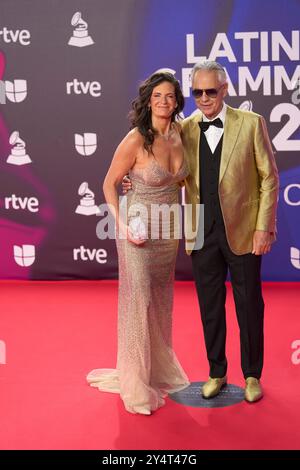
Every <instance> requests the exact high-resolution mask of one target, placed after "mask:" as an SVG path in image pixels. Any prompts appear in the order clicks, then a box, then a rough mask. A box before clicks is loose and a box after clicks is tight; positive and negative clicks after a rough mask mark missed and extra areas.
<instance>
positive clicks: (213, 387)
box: [201, 375, 227, 398]
mask: <svg viewBox="0 0 300 470" xmlns="http://www.w3.org/2000/svg"><path fill="white" fill-rule="evenodd" d="M226 384H227V376H226V375H225V376H224V377H221V378H216V379H213V378H211V377H209V378H208V381H207V382H205V384H204V385H203V387H202V390H201V393H202V396H203V397H204V398H212V397H215V396H216V395H218V393H219V392H220V390H221V388H222V387H224V385H226Z"/></svg>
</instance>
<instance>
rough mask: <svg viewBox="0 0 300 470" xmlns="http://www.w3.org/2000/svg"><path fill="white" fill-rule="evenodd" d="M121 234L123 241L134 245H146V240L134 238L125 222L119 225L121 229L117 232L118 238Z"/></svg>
mask: <svg viewBox="0 0 300 470" xmlns="http://www.w3.org/2000/svg"><path fill="white" fill-rule="evenodd" d="M119 234H122V239H123V240H128V241H129V242H131V243H133V244H134V245H143V244H144V243H145V241H146V240H145V239H144V238H135V237H134V236H133V233H132V232H131V230H130V227H129V226H128V225H126V224H124V223H123V222H120V223H119V228H118V230H117V236H119Z"/></svg>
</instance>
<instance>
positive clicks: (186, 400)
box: [169, 382, 244, 408]
mask: <svg viewBox="0 0 300 470" xmlns="http://www.w3.org/2000/svg"><path fill="white" fill-rule="evenodd" d="M204 384H205V382H192V383H191V385H190V386H189V387H187V388H185V389H184V390H181V391H180V392H176V393H171V394H170V395H169V397H170V398H171V400H173V401H176V403H181V404H182V405H186V406H194V407H197V408H223V407H225V406H231V405H235V404H236V403H240V402H241V401H243V400H244V389H243V388H241V387H237V386H236V385H233V384H227V385H225V386H224V387H223V388H222V389H221V391H220V393H219V394H218V395H217V396H216V397H214V398H203V397H202V395H201V388H202V385H204Z"/></svg>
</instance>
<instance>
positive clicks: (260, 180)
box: [182, 61, 278, 402]
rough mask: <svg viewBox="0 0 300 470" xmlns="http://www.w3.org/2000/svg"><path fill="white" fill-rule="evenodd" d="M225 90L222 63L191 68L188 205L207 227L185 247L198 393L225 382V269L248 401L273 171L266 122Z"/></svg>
mask: <svg viewBox="0 0 300 470" xmlns="http://www.w3.org/2000/svg"><path fill="white" fill-rule="evenodd" d="M227 89H228V83H227V80H226V74H225V71H224V69H223V68H222V66H221V65H220V64H218V63H217V62H212V61H206V62H202V63H199V64H196V65H195V66H194V68H193V71H192V94H193V96H194V98H195V102H196V105H197V107H198V108H199V110H200V111H201V112H200V113H198V114H196V115H193V116H191V117H189V118H187V119H185V120H184V121H183V124H182V139H183V143H184V148H185V154H186V159H187V162H188V165H189V169H190V174H189V176H188V177H187V179H186V181H185V191H186V204H191V205H192V206H194V207H195V208H196V207H199V204H203V205H204V227H203V226H199V223H198V224H196V225H195V224H194V225H193V226H192V225H191V224H190V223H189V224H188V226H189V228H190V231H188V233H187V232H185V236H186V250H187V253H188V254H190V255H191V257H192V264H193V273H194V278H195V283H196V288H197V293H198V298H199V304H200V310H201V318H202V324H203V328H204V337H205V344H206V350H207V357H208V361H209V367H210V373H209V379H208V381H207V382H206V383H205V384H204V386H203V387H202V395H203V396H204V397H205V398H210V397H213V396H216V395H217V394H218V393H219V391H220V390H221V388H222V387H223V386H224V385H225V384H226V382H227V376H226V373H227V359H226V355H225V339H226V321H225V300H226V287H225V280H226V276H227V272H228V270H229V271H230V275H231V282H232V288H233V294H234V300H235V306H236V313H237V319H238V323H239V328H240V345H241V364H242V370H243V375H244V378H245V381H246V384H245V385H246V387H245V399H246V400H247V401H249V402H254V401H257V400H259V399H260V398H261V397H262V396H263V392H262V388H261V384H260V377H261V373H262V367H263V349H264V340H263V317H264V302H263V298H262V292H261V279H260V268H261V256H262V255H263V254H266V253H268V252H269V251H270V249H271V244H272V242H273V241H274V240H275V234H276V207H277V200H278V172H277V168H276V163H275V160H274V156H273V152H272V147H271V143H270V140H269V137H268V133H267V129H266V124H265V121H264V119H263V117H262V116H260V115H258V114H255V113H252V112H249V111H242V110H239V109H233V108H231V107H229V106H227V105H226V104H225V103H224V101H223V100H224V97H225V96H226V95H227ZM197 205H198V206H197ZM200 220H201V219H200ZM188 222H191V221H190V220H189V221H188ZM201 230H202V231H203V233H204V243H203V244H202V245H203V246H202V247H201V246H200V244H199V233H200V232H201ZM197 233H198V240H197V242H196V237H195V234H197Z"/></svg>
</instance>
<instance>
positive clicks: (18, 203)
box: [4, 194, 39, 212]
mask: <svg viewBox="0 0 300 470" xmlns="http://www.w3.org/2000/svg"><path fill="white" fill-rule="evenodd" d="M4 207H5V209H8V210H9V209H15V210H19V209H22V210H25V209H28V210H29V212H38V210H39V200H38V199H37V198H36V197H18V196H16V195H15V194H12V195H11V196H9V197H5V198H4Z"/></svg>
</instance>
